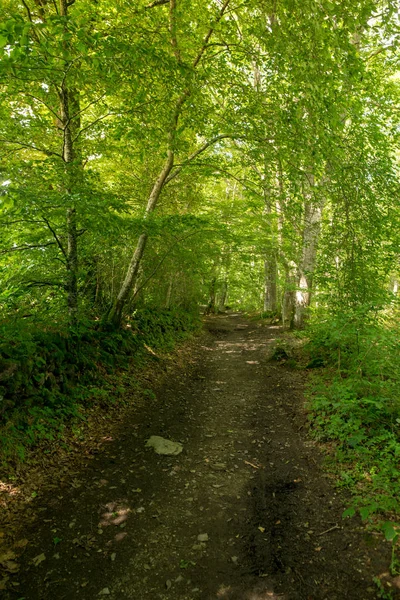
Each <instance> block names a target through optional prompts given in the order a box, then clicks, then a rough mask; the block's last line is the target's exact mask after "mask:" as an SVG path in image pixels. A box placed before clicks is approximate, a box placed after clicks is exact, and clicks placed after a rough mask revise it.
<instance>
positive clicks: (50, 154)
mask: <svg viewBox="0 0 400 600" xmlns="http://www.w3.org/2000/svg"><path fill="white" fill-rule="evenodd" d="M0 142H3V143H5V144H16V145H17V146H20V147H21V148H29V149H30V150H36V152H42V154H45V155H46V156H58V157H59V158H62V155H61V154H59V153H58V152H53V151H52V150H46V148H38V147H37V146H34V145H33V144H25V143H24V142H18V141H16V140H5V139H0Z"/></svg>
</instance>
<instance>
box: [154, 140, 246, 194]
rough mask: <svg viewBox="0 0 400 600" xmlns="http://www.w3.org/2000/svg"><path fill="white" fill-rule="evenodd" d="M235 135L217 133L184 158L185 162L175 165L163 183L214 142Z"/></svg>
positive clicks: (173, 176) (177, 173)
mask: <svg viewBox="0 0 400 600" xmlns="http://www.w3.org/2000/svg"><path fill="white" fill-rule="evenodd" d="M236 137H238V136H234V135H230V134H222V135H217V136H215V137H213V138H212V139H211V140H209V141H208V142H206V143H205V144H203V145H202V146H201V147H200V148H199V149H198V150H196V152H193V154H191V155H190V156H189V157H188V158H187V159H186V160H185V162H183V163H182V164H181V165H180V166H179V167H176V169H175V170H174V171H173V172H172V173H171V174H170V175H169V176H168V177H167V179H166V180H165V183H166V184H167V183H169V182H170V181H171V180H172V179H174V178H175V177H176V176H177V175H179V173H180V172H181V171H182V169H183V168H184V167H186V165H188V164H189V163H191V162H192V161H193V160H194V159H195V158H197V157H198V156H199V155H200V154H202V152H204V151H205V150H207V148H209V147H210V146H212V145H213V144H215V143H216V142H219V140H224V139H233V138H236Z"/></svg>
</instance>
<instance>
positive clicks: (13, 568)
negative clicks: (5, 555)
mask: <svg viewBox="0 0 400 600" xmlns="http://www.w3.org/2000/svg"><path fill="white" fill-rule="evenodd" d="M1 566H2V568H3V569H4V570H5V571H8V573H17V572H18V571H19V564H18V563H16V562H15V561H14V560H6V561H4V562H2V563H1Z"/></svg>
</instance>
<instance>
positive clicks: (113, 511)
mask: <svg viewBox="0 0 400 600" xmlns="http://www.w3.org/2000/svg"><path fill="white" fill-rule="evenodd" d="M106 509H107V510H106V512H104V513H103V514H102V519H101V521H100V523H99V526H100V527H108V526H109V525H116V526H121V525H122V523H125V522H126V521H127V520H128V516H129V513H130V512H131V509H130V508H128V507H127V506H124V505H123V504H122V505H120V504H119V503H118V502H109V503H108V504H106Z"/></svg>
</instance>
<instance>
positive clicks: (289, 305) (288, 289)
mask: <svg viewBox="0 0 400 600" xmlns="http://www.w3.org/2000/svg"><path fill="white" fill-rule="evenodd" d="M285 272H286V276H285V291H284V294H283V301H282V325H283V327H284V328H285V329H292V328H293V324H294V309H295V292H296V264H295V263H294V262H293V261H290V263H289V264H288V265H286V266H285Z"/></svg>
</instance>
